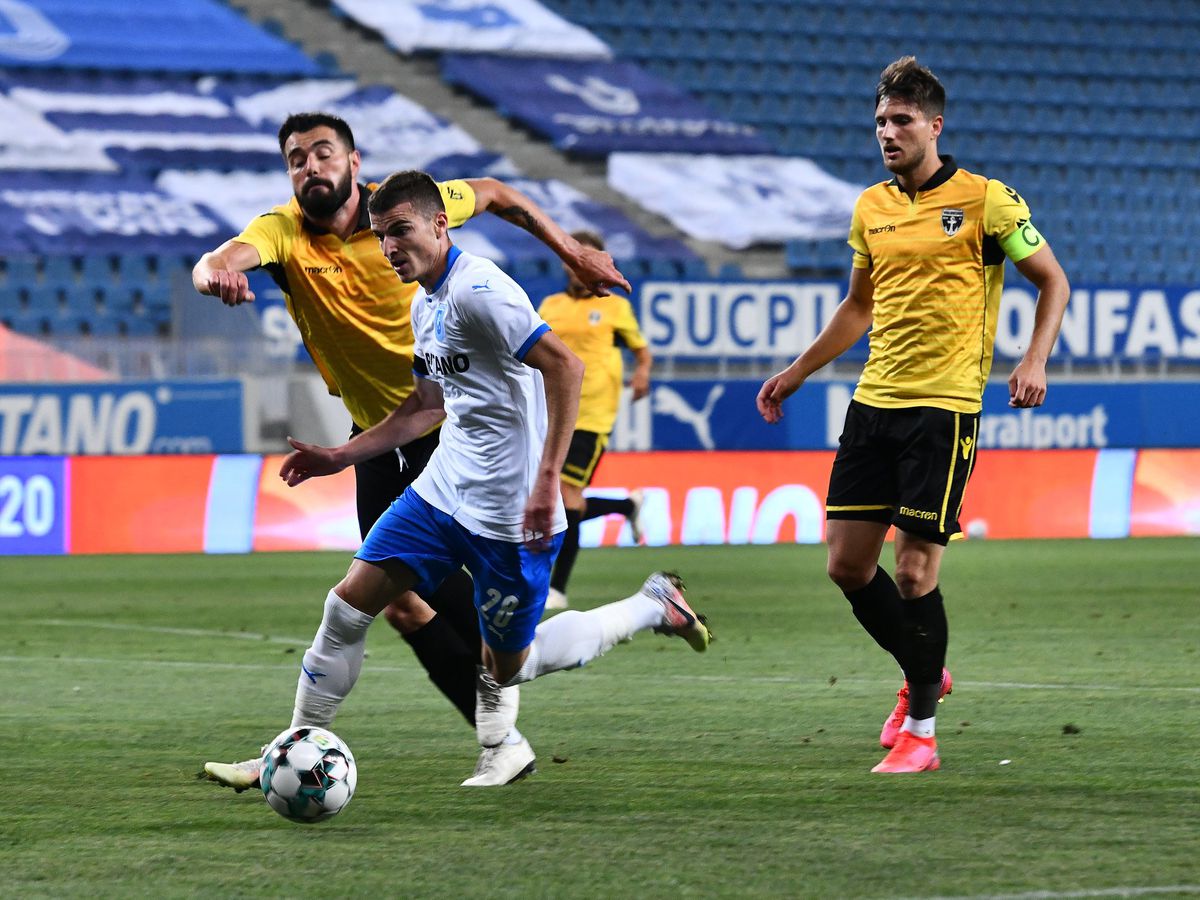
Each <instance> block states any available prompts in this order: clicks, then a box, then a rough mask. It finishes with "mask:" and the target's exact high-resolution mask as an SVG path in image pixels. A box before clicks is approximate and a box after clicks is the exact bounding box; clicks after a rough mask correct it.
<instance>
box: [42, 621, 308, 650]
mask: <svg viewBox="0 0 1200 900" xmlns="http://www.w3.org/2000/svg"><path fill="white" fill-rule="evenodd" d="M29 624H31V625H52V626H56V627H62V628H104V629H107V630H109V631H141V632H147V633H149V634H173V635H178V636H180V637H213V638H233V639H234V640H237V641H259V642H261V643H264V644H287V645H288V646H292V647H307V646H308V645H309V644H311V643H312V639H311V638H310V639H309V640H307V641H302V640H300V639H299V638H289V637H274V636H273V635H269V634H259V633H257V632H253V631H216V630H212V629H207V628H167V627H165V626H161V625H125V624H123V623H120V622H96V621H93V620H90V619H33V620H31V621H30V622H29Z"/></svg>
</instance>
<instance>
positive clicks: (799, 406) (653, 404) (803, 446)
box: [611, 380, 1200, 450]
mask: <svg viewBox="0 0 1200 900" xmlns="http://www.w3.org/2000/svg"><path fill="white" fill-rule="evenodd" d="M761 387H762V382H761V381H749V380H736V381H655V382H653V383H652V385H651V388H650V395H649V397H647V398H646V399H645V400H642V401H640V402H638V403H634V404H626V405H624V406H622V409H621V412H620V415H619V416H618V419H617V426H616V429H615V430H614V433H613V440H612V443H611V447H612V449H614V450H823V449H832V448H834V447H837V444H838V436H839V435H840V434H841V430H842V423H843V422H844V421H845V417H846V407H847V406H848V405H849V403H850V397H851V396H852V395H853V393H854V384H853V383H852V382H848V381H813V382H810V383H808V384H806V385H804V386H803V387H802V388H801V389H800V390H799V391H797V392H796V393H795V394H794V395H792V397H791V398H789V399H788V400H787V402H786V403H785V404H784V417H783V421H782V422H780V423H779V424H777V425H768V424H767V423H766V422H764V421H763V419H762V417H761V416H759V414H758V411H757V409H756V407H755V398H756V397H757V396H758V391H759V389H760V388H761ZM1192 409H1200V382H1198V381H1166V382H1162V381H1160V382H1120V383H1112V382H1055V381H1051V383H1050V386H1049V390H1048V393H1047V397H1046V403H1045V405H1043V406H1040V407H1038V408H1036V409H1013V408H1012V407H1010V406H1009V405H1008V386H1007V385H1006V384H1004V383H1002V382H997V383H994V384H990V385H988V387H987V389H986V390H985V391H984V395H983V414H982V416H981V419H980V430H979V446H980V447H985V448H989V447H995V448H1003V449H1017V448H1021V449H1032V450H1042V449H1087V448H1090V449H1104V448H1114V447H1128V448H1143V447H1200V417H1197V416H1193V415H1190V414H1184V415H1181V414H1180V412H1181V410H1192Z"/></svg>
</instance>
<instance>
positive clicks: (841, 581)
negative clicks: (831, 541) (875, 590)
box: [825, 556, 877, 591]
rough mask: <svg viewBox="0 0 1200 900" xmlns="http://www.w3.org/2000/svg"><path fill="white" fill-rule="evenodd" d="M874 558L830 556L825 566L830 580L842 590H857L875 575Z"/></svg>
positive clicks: (868, 582)
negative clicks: (861, 558)
mask: <svg viewBox="0 0 1200 900" xmlns="http://www.w3.org/2000/svg"><path fill="white" fill-rule="evenodd" d="M876 568H877V565H876V563H875V560H873V559H872V560H867V561H863V560H858V559H846V558H844V557H838V556H830V557H829V563H828V565H827V566H826V568H825V571H826V573H827V574H828V575H829V578H830V580H831V581H833V583H834V584H836V585H837V586H838V587H839V588H841V589H842V590H843V591H857V590H858V589H859V588H864V587H866V586H867V585H868V584H870V583H871V579H872V578H874V577H875V569H876Z"/></svg>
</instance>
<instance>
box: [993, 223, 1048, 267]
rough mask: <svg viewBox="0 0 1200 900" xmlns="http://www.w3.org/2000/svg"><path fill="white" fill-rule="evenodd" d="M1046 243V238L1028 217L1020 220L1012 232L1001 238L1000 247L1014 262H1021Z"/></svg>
mask: <svg viewBox="0 0 1200 900" xmlns="http://www.w3.org/2000/svg"><path fill="white" fill-rule="evenodd" d="M1045 245H1046V239H1045V238H1044V237H1042V235H1041V232H1039V231H1038V230H1037V228H1035V227H1034V225H1033V222H1031V221H1029V220H1028V219H1026V220H1024V221H1023V222H1018V223H1017V228H1016V230H1015V231H1014V232H1013V233H1012V234H1010V235H1008V236H1007V237H1002V238H1000V249H1002V250H1003V251H1004V255H1005V256H1007V257H1008V258H1009V259H1011V260H1012V261H1013V262H1020V261H1021V260H1023V259H1025V258H1026V257H1027V256H1032V255H1033V254H1035V253H1037V252H1038V251H1039V250H1041V249H1042V247H1044V246H1045Z"/></svg>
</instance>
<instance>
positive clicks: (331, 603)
mask: <svg viewBox="0 0 1200 900" xmlns="http://www.w3.org/2000/svg"><path fill="white" fill-rule="evenodd" d="M373 621H374V616H368V615H367V614H366V613H364V612H359V611H358V610H357V609H355V608H354V607H353V606H351V605H350V604H349V603H347V602H346V601H345V600H343V599H342V598H341V597H339V596H338V595H337V594H335V593H334V592H333V591H330V592H329V595H328V596H327V597H326V598H325V615H324V616H323V617H322V619H321V627H320V628H318V629H317V634H316V637H314V638H313V643H312V646H311V647H309V648H308V650H306V651H305V653H304V660H303V662H302V664H301V669H300V679H299V681H298V682H297V684H296V706H295V708H294V709H293V710H292V725H291V727H292V728H298V727H299V726H301V725H316V726H319V727H321V728H325V727H328V726H329V724H330V723H331V722H333V717H334V716H335V715H337V711H338V707H339V706H341V704H342V701H343V700H345V699H346V695H347V694H349V693H350V689H351V688H352V687H354V682H355V681H357V680H358V673H359V670H360V669H362V661H363V652H364V650H365V649H366V641H367V629H368V628H369V627H370V626H371V622H373Z"/></svg>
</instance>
